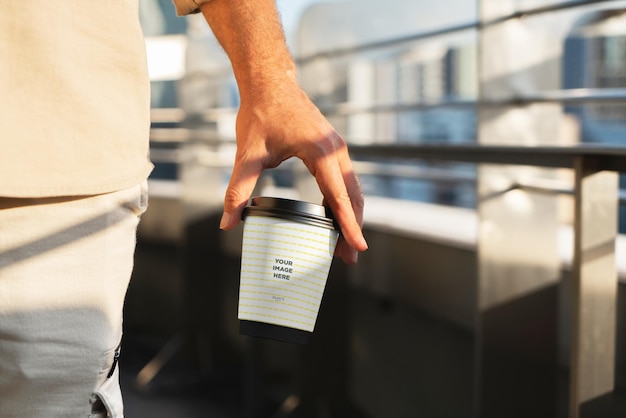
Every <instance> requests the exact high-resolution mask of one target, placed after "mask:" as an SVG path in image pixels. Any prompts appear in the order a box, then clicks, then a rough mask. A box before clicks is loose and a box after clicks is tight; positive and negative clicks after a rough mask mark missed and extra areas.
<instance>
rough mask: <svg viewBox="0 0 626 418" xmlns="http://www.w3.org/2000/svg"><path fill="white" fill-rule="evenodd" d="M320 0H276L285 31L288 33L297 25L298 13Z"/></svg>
mask: <svg viewBox="0 0 626 418" xmlns="http://www.w3.org/2000/svg"><path fill="white" fill-rule="evenodd" d="M319 1H320V0H277V1H276V5H277V7H278V11H279V12H280V15H281V19H282V22H283V26H284V27H285V32H287V33H289V32H291V31H293V30H295V28H296V27H297V25H298V21H299V20H300V15H301V14H302V12H303V11H304V10H305V9H306V8H307V7H308V6H309V5H311V4H313V3H318V2H319Z"/></svg>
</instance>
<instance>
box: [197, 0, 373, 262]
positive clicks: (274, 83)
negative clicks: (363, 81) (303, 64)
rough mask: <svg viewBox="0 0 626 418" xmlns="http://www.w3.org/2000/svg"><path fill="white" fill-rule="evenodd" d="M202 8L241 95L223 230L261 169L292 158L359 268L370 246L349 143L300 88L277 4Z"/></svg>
mask: <svg viewBox="0 0 626 418" xmlns="http://www.w3.org/2000/svg"><path fill="white" fill-rule="evenodd" d="M201 10H202V12H203V14H204V16H205V17H206V19H207V22H208V23H209V25H210V26H211V28H212V30H213V32H214V33H215V35H216V37H217V39H218V40H219V42H220V43H221V45H222V46H223V48H224V50H225V51H226V53H227V54H228V56H229V58H230V60H231V63H232V66H233V70H234V73H235V78H236V79H237V85H238V87H239V95H240V98H241V105H240V108H239V113H238V115H237V154H236V157H235V164H234V168H233V173H232V176H231V180H230V183H229V185H228V189H227V191H226V197H225V201H224V215H223V217H222V222H221V225H220V227H221V228H223V229H231V228H233V227H234V226H236V225H237V224H238V223H239V220H240V219H241V214H242V211H243V209H244V207H245V205H246V203H247V202H248V199H249V198H250V195H251V193H252V191H253V189H254V187H255V185H256V182H257V180H258V179H259V177H260V175H261V173H262V171H263V170H264V169H266V168H273V167H276V166H278V165H279V164H280V163H281V162H283V161H284V160H286V159H288V158H291V157H294V156H295V157H298V158H300V159H301V160H302V161H303V162H304V164H305V165H306V166H307V168H308V169H309V171H310V172H311V173H312V174H313V176H315V179H316V180H317V184H318V185H319V188H320V190H321V192H322V194H323V195H324V202H323V203H324V204H325V205H327V206H329V207H330V209H331V210H332V212H333V215H334V216H335V219H336V220H337V222H338V223H339V225H340V227H341V232H342V236H341V238H340V241H339V243H338V245H337V250H336V254H337V255H339V256H341V258H342V259H343V260H344V261H345V262H346V263H355V262H356V260H357V257H358V252H359V251H365V250H366V249H367V243H366V242H365V239H364V238H363V235H362V232H361V225H362V222H363V205H364V201H363V193H362V191H361V187H360V185H359V182H358V179H357V177H356V175H355V173H354V170H353V168H352V163H351V161H350V157H349V155H348V150H347V146H346V143H345V141H344V139H343V138H342V137H341V136H340V135H339V134H338V133H337V132H336V131H335V130H334V129H333V127H332V126H331V125H330V123H329V122H328V121H327V120H326V118H325V117H324V116H323V115H322V114H321V113H320V111H319V110H318V109H317V107H316V106H315V105H314V104H313V103H312V102H311V101H310V100H309V98H308V97H307V96H306V94H305V93H304V92H303V91H302V89H301V88H300V87H299V85H298V83H297V79H296V73H295V64H294V63H293V60H292V58H291V56H290V54H289V52H288V50H287V46H286V43H285V39H284V35H283V32H282V26H281V24H280V20H279V18H278V14H277V12H276V6H275V2H274V0H238V1H232V0H211V1H209V2H207V3H204V4H203V5H202V6H201Z"/></svg>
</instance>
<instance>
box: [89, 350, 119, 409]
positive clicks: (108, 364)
mask: <svg viewBox="0 0 626 418" xmlns="http://www.w3.org/2000/svg"><path fill="white" fill-rule="evenodd" d="M120 349H121V343H120V344H119V345H118V346H117V347H116V348H115V349H113V350H110V351H108V352H107V353H106V354H105V359H104V362H103V364H102V367H101V369H100V375H99V377H98V385H97V386H96V390H95V391H94V393H93V394H92V396H91V399H90V403H91V414H90V415H89V418H122V417H123V416H124V405H123V402H122V391H121V389H120V383H119V365H118V360H119V356H120Z"/></svg>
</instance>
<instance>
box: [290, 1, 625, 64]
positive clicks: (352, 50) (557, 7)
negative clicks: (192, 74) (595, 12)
mask: <svg viewBox="0 0 626 418" xmlns="http://www.w3.org/2000/svg"><path fill="white" fill-rule="evenodd" d="M611 1H615V0H578V1H564V2H561V3H555V4H551V5H548V6H540V7H533V8H528V9H525V10H520V11H517V12H514V13H511V14H507V15H504V16H500V17H497V18H495V19H491V20H485V21H482V22H481V21H474V22H468V23H463V24H459V25H453V26H448V27H446V28H441V29H436V30H432V31H425V32H419V33H414V34H410V35H406V36H399V37H395V38H390V39H385V40H382V41H376V42H369V43H364V44H360V45H355V46H349V47H344V48H336V49H332V50H328V51H320V52H315V53H313V54H310V55H305V56H302V57H297V58H296V59H295V61H296V63H297V64H306V63H308V62H312V61H315V60H317V59H321V58H337V57H341V56H344V55H353V54H357V53H360V52H367V51H373V50H377V49H383V48H388V47H393V46H399V45H402V44H406V43H410V42H415V41H420V40H423V39H428V38H435V37H438V36H442V35H449V34H452V33H458V32H463V31H467V30H477V29H482V28H485V27H487V26H493V25H497V24H500V23H504V22H506V21H508V20H513V19H520V18H523V17H526V16H533V15H538V14H543V13H549V12H558V11H562V10H567V9H572V8H575V7H581V6H588V5H591V4H600V3H609V2H611Z"/></svg>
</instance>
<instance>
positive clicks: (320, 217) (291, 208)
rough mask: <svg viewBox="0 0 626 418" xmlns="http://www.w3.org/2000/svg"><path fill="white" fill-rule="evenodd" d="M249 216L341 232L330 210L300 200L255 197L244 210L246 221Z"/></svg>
mask: <svg viewBox="0 0 626 418" xmlns="http://www.w3.org/2000/svg"><path fill="white" fill-rule="evenodd" d="M248 216H269V217H274V218H283V219H289V220H293V221H297V222H302V223H306V224H309V225H315V226H319V227H322V228H328V229H336V230H339V228H338V227H337V226H336V225H335V223H334V219H333V215H332V213H331V211H330V209H328V208H327V207H325V206H322V205H316V204H315V203H309V202H303V201H300V200H292V199H283V198H278V197H264V196H257V197H253V198H252V200H251V201H250V204H249V205H248V206H246V208H245V209H244V210H243V216H242V217H243V219H244V220H245V219H246V217H248Z"/></svg>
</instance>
